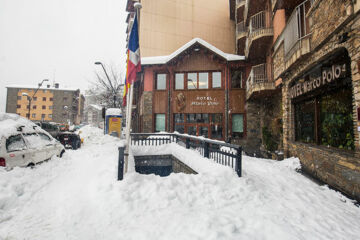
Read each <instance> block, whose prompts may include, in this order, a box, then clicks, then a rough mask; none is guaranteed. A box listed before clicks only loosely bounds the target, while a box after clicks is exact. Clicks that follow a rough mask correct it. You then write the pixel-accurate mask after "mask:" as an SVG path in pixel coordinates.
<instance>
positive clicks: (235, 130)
mask: <svg viewBox="0 0 360 240" xmlns="http://www.w3.org/2000/svg"><path fill="white" fill-rule="evenodd" d="M231 123H232V137H234V138H240V137H242V136H243V133H244V116H243V114H233V115H232V122H231Z"/></svg>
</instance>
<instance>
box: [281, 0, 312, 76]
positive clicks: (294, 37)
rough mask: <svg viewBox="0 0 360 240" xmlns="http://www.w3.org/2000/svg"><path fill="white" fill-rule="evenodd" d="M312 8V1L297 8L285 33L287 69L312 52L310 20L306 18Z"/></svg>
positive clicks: (307, 1) (305, 2)
mask: <svg viewBox="0 0 360 240" xmlns="http://www.w3.org/2000/svg"><path fill="white" fill-rule="evenodd" d="M310 7H311V4H310V0H306V1H304V2H303V3H301V4H300V5H299V6H297V7H296V8H295V10H294V11H293V13H292V14H291V16H290V18H289V20H288V23H287V24H286V27H285V29H284V31H283V39H284V54H285V56H284V58H285V59H284V60H285V69H287V68H289V67H290V66H291V65H293V64H294V63H295V62H296V61H297V60H299V59H300V58H302V57H303V56H305V55H306V54H308V53H310V51H311V44H310V36H311V34H310V27H309V20H308V19H307V18H306V13H307V11H308V10H309V9H310Z"/></svg>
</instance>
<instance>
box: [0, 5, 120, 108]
mask: <svg viewBox="0 0 360 240" xmlns="http://www.w3.org/2000/svg"><path fill="white" fill-rule="evenodd" d="M125 4H126V1H125V0H0V112H1V111H5V102H6V88H5V86H6V85H9V84H24V85H29V84H30V85H31V84H34V85H37V83H39V82H41V81H42V80H43V79H49V80H50V81H51V83H52V82H53V80H54V76H55V81H56V82H59V83H60V87H61V86H62V87H70V88H80V89H81V90H82V91H84V90H86V89H87V88H88V86H89V85H90V84H89V81H91V80H94V71H99V72H100V71H102V69H101V67H100V66H96V65H94V62H95V61H101V62H103V63H104V64H106V65H111V64H113V65H114V66H116V67H117V68H118V69H119V70H123V69H124V68H125V67H124V65H125V59H126V57H125V51H126V49H125V47H126V34H125V30H126V23H125V20H126V16H127V13H126V12H125Z"/></svg>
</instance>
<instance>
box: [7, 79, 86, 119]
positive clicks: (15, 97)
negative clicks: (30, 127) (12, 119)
mask: <svg viewBox="0 0 360 240" xmlns="http://www.w3.org/2000/svg"><path fill="white" fill-rule="evenodd" d="M29 99H30V101H29ZM84 101H85V98H84V96H83V95H82V94H80V90H79V89H65V88H59V84H55V85H54V86H51V85H46V86H41V87H36V86H21V85H10V86H7V98H6V112H7V113H16V114H19V115H21V116H23V117H26V118H29V119H30V120H32V121H46V122H56V123H70V124H79V123H80V121H81V119H82V115H83V110H84Z"/></svg>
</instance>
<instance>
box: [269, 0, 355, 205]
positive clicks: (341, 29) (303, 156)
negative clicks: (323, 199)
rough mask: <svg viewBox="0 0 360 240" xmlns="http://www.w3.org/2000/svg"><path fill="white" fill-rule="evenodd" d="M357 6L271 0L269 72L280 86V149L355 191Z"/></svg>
mask: <svg viewBox="0 0 360 240" xmlns="http://www.w3.org/2000/svg"><path fill="white" fill-rule="evenodd" d="M359 10H360V1H351V0H343V1H338V0H326V1H324V0H323V1H320V0H311V1H310V0H306V1H280V0H278V1H276V0H274V1H272V11H273V14H274V16H277V15H282V16H285V22H283V23H282V24H281V26H284V28H283V30H282V31H279V32H281V34H280V35H279V36H278V37H277V38H276V39H274V40H275V42H274V44H273V53H272V56H273V79H274V81H275V82H276V81H277V82H281V86H282V115H283V146H284V153H285V155H286V156H297V157H299V159H300V161H301V163H302V165H303V169H305V170H306V171H307V172H309V173H311V174H312V175H314V176H316V177H317V178H319V179H321V180H322V181H324V182H326V183H327V184H329V185H330V186H332V187H334V188H336V189H339V190H341V191H343V192H345V193H347V194H349V195H351V196H353V197H355V198H357V199H360V160H359V159H360V144H359V143H360V135H359V132H360V84H359V83H360V51H359V48H360V11H359ZM273 19H275V17H274V18H273ZM284 23H285V24H284ZM274 27H275V25H274ZM274 31H275V28H274Z"/></svg>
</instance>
